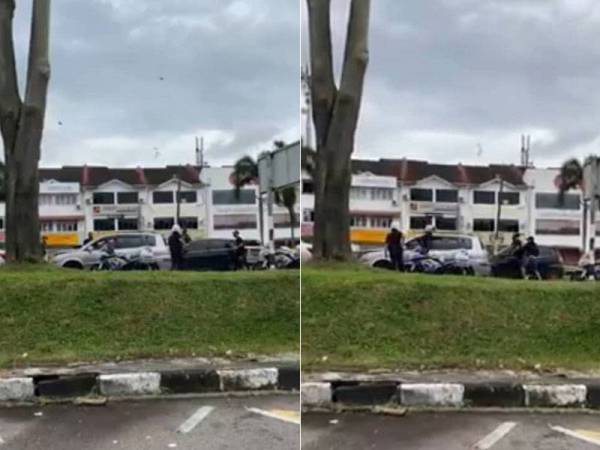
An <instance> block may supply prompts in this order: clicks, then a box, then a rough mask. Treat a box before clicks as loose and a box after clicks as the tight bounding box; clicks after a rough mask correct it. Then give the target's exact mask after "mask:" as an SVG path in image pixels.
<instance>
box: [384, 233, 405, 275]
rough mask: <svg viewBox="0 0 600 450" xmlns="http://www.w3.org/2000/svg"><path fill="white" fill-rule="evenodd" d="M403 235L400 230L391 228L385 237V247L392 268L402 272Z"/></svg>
mask: <svg viewBox="0 0 600 450" xmlns="http://www.w3.org/2000/svg"><path fill="white" fill-rule="evenodd" d="M403 241H404V237H403V235H402V232H401V231H400V230H398V229H397V228H392V229H391V231H390V232H389V233H388V235H387V237H386V238H385V248H386V252H387V254H388V255H389V258H390V260H391V261H392V267H393V268H394V270H399V271H400V272H404V249H403V243H404V242H403Z"/></svg>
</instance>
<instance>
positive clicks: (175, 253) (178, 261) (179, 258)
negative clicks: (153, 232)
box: [168, 224, 183, 270]
mask: <svg viewBox="0 0 600 450" xmlns="http://www.w3.org/2000/svg"><path fill="white" fill-rule="evenodd" d="M168 243H169V250H170V252H171V270H181V269H182V265H183V241H182V239H181V228H180V227H179V225H177V224H175V225H173V228H171V235H170V236H169V240H168Z"/></svg>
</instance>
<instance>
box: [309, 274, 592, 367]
mask: <svg viewBox="0 0 600 450" xmlns="http://www.w3.org/2000/svg"><path fill="white" fill-rule="evenodd" d="M302 364H303V368H306V369H312V370H325V369H364V368H399V369H410V368H474V367H480V368H499V367H504V368H514V369H524V368H531V367H535V365H536V364H541V366H542V367H544V368H557V367H562V368H572V369H591V368H595V369H599V368H600V284H598V283H574V282H537V281H535V282H534V281H521V280H501V279H491V278H474V277H446V276H431V275H405V274H399V273H393V272H387V271H378V270H374V269H367V268H363V267H361V266H353V265H343V266H341V267H339V268H333V267H332V266H323V265H322V266H310V265H309V266H304V267H303V269H302Z"/></svg>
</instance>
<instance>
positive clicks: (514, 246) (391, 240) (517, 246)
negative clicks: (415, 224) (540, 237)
mask: <svg viewBox="0 0 600 450" xmlns="http://www.w3.org/2000/svg"><path fill="white" fill-rule="evenodd" d="M432 241H433V228H432V227H431V226H428V227H427V228H426V229H425V234H424V235H423V236H421V237H420V238H419V251H420V253H421V254H423V255H426V254H427V253H429V251H430V250H431V244H432ZM385 251H386V256H387V257H388V258H389V259H390V261H391V263H392V268H393V269H394V270H398V271H401V272H403V271H404V235H403V234H402V232H401V231H400V230H398V229H397V228H392V229H391V230H390V232H389V233H388V235H387V236H386V238H385ZM508 251H509V253H510V254H511V255H512V256H514V257H515V258H516V259H517V261H518V263H519V269H520V271H521V274H522V276H523V278H525V279H527V278H529V277H530V274H531V275H533V276H534V277H535V278H537V279H538V280H541V279H542V275H541V274H540V271H539V265H538V257H539V256H540V249H539V247H538V245H537V244H536V242H535V238H534V237H533V236H529V237H528V238H527V240H526V242H525V243H523V242H522V241H521V235H520V234H519V233H515V234H514V235H513V237H512V242H511V245H510V248H509V250H508Z"/></svg>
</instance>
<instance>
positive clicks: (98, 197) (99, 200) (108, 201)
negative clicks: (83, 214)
mask: <svg viewBox="0 0 600 450" xmlns="http://www.w3.org/2000/svg"><path fill="white" fill-rule="evenodd" d="M114 204H115V194H114V192H94V205H114Z"/></svg>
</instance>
